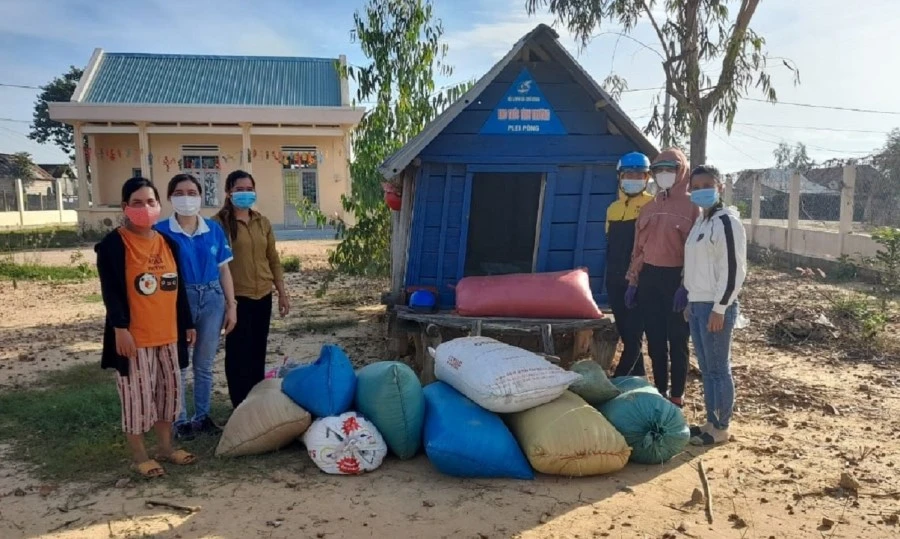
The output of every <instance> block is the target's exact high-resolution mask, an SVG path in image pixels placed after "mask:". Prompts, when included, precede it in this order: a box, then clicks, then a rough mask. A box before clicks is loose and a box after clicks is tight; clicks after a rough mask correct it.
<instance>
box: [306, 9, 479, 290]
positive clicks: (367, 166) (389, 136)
mask: <svg viewBox="0 0 900 539" xmlns="http://www.w3.org/2000/svg"><path fill="white" fill-rule="evenodd" d="M443 33H444V29H443V26H442V25H441V23H440V21H434V20H433V6H432V2H431V0H369V2H368V3H367V4H366V7H365V8H364V10H363V11H361V12H360V11H357V12H356V13H354V15H353V30H352V31H351V37H352V38H353V39H354V40H355V41H356V42H358V43H359V45H360V48H361V49H362V52H363V54H364V55H365V56H366V58H368V60H369V63H368V64H367V65H365V66H343V67H340V69H341V75H342V76H343V77H345V78H348V79H352V80H354V81H355V82H356V83H357V86H358V88H359V89H358V91H357V95H356V99H355V100H354V101H355V104H356V103H372V107H371V108H370V109H369V111H368V112H367V113H366V115H365V116H364V117H363V119H362V120H361V121H360V123H359V125H358V126H357V127H356V129H355V130H354V132H353V136H352V143H353V156H354V159H353V161H352V162H351V163H350V177H351V178H353V183H352V185H353V187H352V192H351V194H350V196H345V197H342V200H341V202H342V205H343V208H344V211H345V212H346V213H348V214H352V215H353V216H354V221H355V223H354V224H353V226H349V227H348V226H347V224H346V223H345V222H343V221H342V220H340V219H338V220H335V221H334V224H335V225H336V226H337V231H338V237H339V238H342V240H343V241H342V242H341V243H340V244H339V245H338V247H337V248H336V249H335V251H333V252H332V253H331V254H330V256H329V262H330V263H331V266H332V268H333V269H334V270H336V271H339V272H341V273H346V274H350V275H368V276H376V275H377V276H383V275H387V274H388V273H389V272H390V236H391V213H390V210H389V209H388V208H387V207H386V206H385V204H384V199H383V187H382V183H383V182H385V178H384V177H383V176H382V175H381V173H380V172H378V166H379V165H380V164H381V163H382V162H383V161H384V160H385V158H387V157H388V156H389V155H391V154H392V153H394V152H396V151H397V150H399V149H400V148H401V147H402V146H403V145H404V144H406V142H407V141H408V140H409V139H411V138H412V137H414V136H415V135H417V134H418V133H419V132H420V131H421V130H422V129H423V128H424V127H425V125H426V124H427V123H428V122H429V121H431V120H432V119H433V118H434V117H435V116H436V115H437V114H438V112H440V111H441V110H443V108H445V107H446V106H447V105H449V104H450V103H452V102H453V101H455V100H456V99H458V98H459V97H460V96H461V95H462V94H463V93H464V92H465V91H466V90H468V88H469V87H470V86H471V84H470V83H465V84H461V85H455V86H451V87H448V88H435V83H434V78H435V76H437V75H442V76H450V75H451V74H452V73H453V69H452V68H451V67H450V66H449V65H447V64H446V63H445V61H444V59H445V57H446V54H447V46H446V45H445V44H443V43H442V42H441V36H442V35H443ZM299 211H301V212H302V213H299V215H301V217H304V216H307V217H308V216H311V215H314V216H315V218H316V221H317V222H318V223H319V224H322V223H324V221H325V219H326V218H325V216H323V215H322V214H321V212H318V210H314V209H311V208H303V209H301V210H299Z"/></svg>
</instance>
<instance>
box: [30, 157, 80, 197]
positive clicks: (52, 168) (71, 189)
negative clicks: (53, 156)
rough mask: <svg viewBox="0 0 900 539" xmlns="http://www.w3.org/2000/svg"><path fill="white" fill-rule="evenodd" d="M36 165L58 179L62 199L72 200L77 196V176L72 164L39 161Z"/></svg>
mask: <svg viewBox="0 0 900 539" xmlns="http://www.w3.org/2000/svg"><path fill="white" fill-rule="evenodd" d="M38 166H39V167H40V168H42V169H44V170H45V171H46V172H47V174H50V175H51V176H53V178H55V179H57V180H59V181H60V188H61V189H62V196H63V200H74V199H75V198H76V197H77V196H78V176H77V174H76V173H75V168H74V167H73V166H72V165H69V164H50V163H39V164H38Z"/></svg>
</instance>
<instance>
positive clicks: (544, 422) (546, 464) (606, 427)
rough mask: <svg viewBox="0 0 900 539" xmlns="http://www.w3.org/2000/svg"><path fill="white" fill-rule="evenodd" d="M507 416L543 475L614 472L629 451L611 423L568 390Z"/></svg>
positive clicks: (530, 459)
mask: <svg viewBox="0 0 900 539" xmlns="http://www.w3.org/2000/svg"><path fill="white" fill-rule="evenodd" d="M506 418H507V422H508V424H509V428H510V430H511V431H512V432H513V434H514V435H515V437H516V439H517V440H518V441H519V445H520V446H522V450H523V451H524V452H525V456H526V457H528V462H530V463H531V466H532V467H533V468H534V469H535V470H537V471H539V472H541V473H546V474H553V475H565V476H569V477H572V476H586V475H599V474H605V473H610V472H615V471H618V470H621V469H622V468H623V467H625V464H626V463H627V462H628V457H629V455H630V454H631V448H630V447H628V444H627V443H625V438H623V437H622V435H621V434H619V432H618V431H617V430H616V429H615V427H613V426H612V424H610V422H609V421H607V420H606V418H605V417H603V416H602V415H600V412H598V411H597V410H596V409H595V408H594V407H593V406H591V405H589V404H588V403H587V402H585V401H584V399H582V398H581V397H579V396H578V395H576V394H574V393H572V392H571V391H566V392H565V393H563V394H562V396H561V397H560V398H558V399H556V400H554V401H552V402H548V403H547V404H542V405H540V406H538V407H536V408H532V409H530V410H526V411H524V412H518V413H515V414H510V415H508V416H506Z"/></svg>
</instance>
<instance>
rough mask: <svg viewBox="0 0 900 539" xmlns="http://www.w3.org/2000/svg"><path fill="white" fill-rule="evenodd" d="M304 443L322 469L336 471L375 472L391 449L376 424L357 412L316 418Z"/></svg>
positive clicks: (348, 473) (339, 472) (351, 472)
mask: <svg viewBox="0 0 900 539" xmlns="http://www.w3.org/2000/svg"><path fill="white" fill-rule="evenodd" d="M303 443H304V444H306V450H307V452H308V453H309V457H310V458H311V459H312V461H313V462H315V463H316V466H318V467H319V469H320V470H322V471H323V472H325V473H330V474H336V475H358V474H361V473H364V472H371V471H372V470H375V469H377V468H378V467H379V466H381V461H383V460H384V457H385V455H387V451H388V449H387V444H385V443H384V438H382V437H381V434H380V433H379V432H378V429H376V428H375V425H373V424H372V423H370V422H369V421H367V420H366V419H364V418H363V417H362V416H361V415H358V414H357V413H356V412H347V413H344V414H341V415H340V416H337V417H323V418H320V419H317V420H315V421H314V422H313V424H312V426H311V427H309V429H308V430H307V431H306V433H305V434H304V435H303Z"/></svg>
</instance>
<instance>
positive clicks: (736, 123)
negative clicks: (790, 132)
mask: <svg viewBox="0 0 900 539" xmlns="http://www.w3.org/2000/svg"><path fill="white" fill-rule="evenodd" d="M734 125H747V126H751V125H752V126H757V127H777V128H782V129H804V130H809V131H840V132H845V133H875V134H878V135H887V134H888V133H890V131H870V130H866V129H841V128H838V127H813V126H802V125H776V124H757V123H749V122H734Z"/></svg>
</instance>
